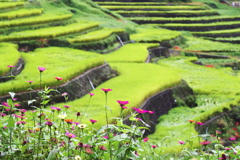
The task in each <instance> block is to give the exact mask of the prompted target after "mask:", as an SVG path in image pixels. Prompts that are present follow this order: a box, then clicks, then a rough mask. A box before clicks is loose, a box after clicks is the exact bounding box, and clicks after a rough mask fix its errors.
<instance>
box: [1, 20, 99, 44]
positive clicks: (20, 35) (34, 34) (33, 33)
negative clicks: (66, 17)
mask: <svg viewBox="0 0 240 160" xmlns="http://www.w3.org/2000/svg"><path fill="white" fill-rule="evenodd" d="M97 26H99V23H98V22H78V23H73V24H69V25H66V26H57V27H49V28H41V29H36V30H26V31H22V32H13V33H11V34H9V35H7V36H0V41H22V40H31V39H40V38H54V37H58V36H63V35H67V34H72V33H78V32H81V31H84V30H86V29H90V28H94V27H97Z"/></svg>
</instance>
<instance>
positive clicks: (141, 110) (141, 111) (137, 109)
mask: <svg viewBox="0 0 240 160" xmlns="http://www.w3.org/2000/svg"><path fill="white" fill-rule="evenodd" d="M132 108H133V109H134V110H135V111H137V112H138V113H140V114H143V113H146V112H148V111H147V110H144V109H139V108H134V107H132Z"/></svg>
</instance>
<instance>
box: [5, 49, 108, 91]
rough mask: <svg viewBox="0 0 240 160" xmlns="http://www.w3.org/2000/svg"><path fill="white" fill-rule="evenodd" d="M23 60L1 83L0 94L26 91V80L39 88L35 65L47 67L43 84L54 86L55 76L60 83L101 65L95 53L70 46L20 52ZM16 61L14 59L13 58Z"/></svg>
mask: <svg viewBox="0 0 240 160" xmlns="http://www.w3.org/2000/svg"><path fill="white" fill-rule="evenodd" d="M22 57H23V59H24V61H25V68H24V70H23V71H22V72H21V74H20V75H17V76H16V77H15V79H14V80H11V81H8V82H5V83H1V84H0V86H4V87H0V94H1V95H6V94H7V93H8V92H9V90H11V91H13V92H21V91H26V90H27V88H28V87H29V84H28V83H27V82H26V81H29V80H32V81H35V83H33V84H32V87H33V88H34V89H37V88H39V71H38V69H37V67H44V68H47V70H46V71H44V73H43V76H42V83H44V86H45V85H46V86H56V85H58V84H60V83H57V81H56V79H54V78H55V77H61V78H63V81H61V83H66V82H67V81H68V80H69V79H72V78H73V77H76V76H78V75H79V74H82V73H83V72H85V71H87V70H88V69H90V68H93V67H96V66H99V65H102V64H103V63H104V62H103V58H102V57H101V55H98V54H96V53H92V52H87V51H81V50H75V49H71V48H57V47H48V48H39V49H36V50H35V51H34V52H29V53H22ZM15 61H16V60H15Z"/></svg>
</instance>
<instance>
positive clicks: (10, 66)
mask: <svg viewBox="0 0 240 160" xmlns="http://www.w3.org/2000/svg"><path fill="white" fill-rule="evenodd" d="M7 67H9V68H14V67H16V66H13V65H8V66H7Z"/></svg>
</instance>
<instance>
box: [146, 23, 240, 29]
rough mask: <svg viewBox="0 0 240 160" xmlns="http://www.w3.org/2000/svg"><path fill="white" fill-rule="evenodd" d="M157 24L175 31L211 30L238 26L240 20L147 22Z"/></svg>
mask: <svg viewBox="0 0 240 160" xmlns="http://www.w3.org/2000/svg"><path fill="white" fill-rule="evenodd" d="M147 25H153V26H158V27H161V28H167V29H170V30H177V31H181V30H184V31H211V30H223V29H234V28H240V21H233V22H215V23H204V24H199V23H195V24H194V23H191V24H188V23H165V24H147Z"/></svg>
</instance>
